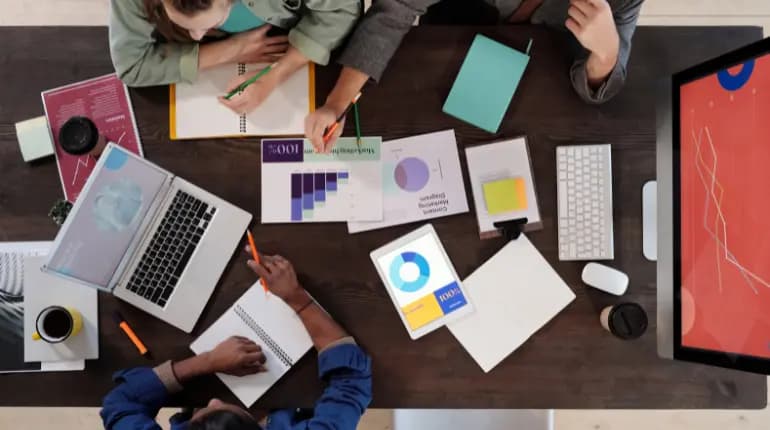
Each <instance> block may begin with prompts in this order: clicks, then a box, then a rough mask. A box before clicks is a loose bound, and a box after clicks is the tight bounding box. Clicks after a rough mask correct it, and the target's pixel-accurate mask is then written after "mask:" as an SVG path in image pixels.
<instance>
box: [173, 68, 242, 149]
mask: <svg viewBox="0 0 770 430" xmlns="http://www.w3.org/2000/svg"><path fill="white" fill-rule="evenodd" d="M237 75H238V66H236V65H233V64H226V65H223V66H219V67H215V68H212V69H209V70H205V71H202V72H200V73H199V74H198V80H197V81H195V82H194V83H192V84H187V83H179V84H176V89H175V94H176V103H175V107H176V138H177V139H194V138H203V137H224V136H236V135H239V134H241V133H240V116H239V115H238V114H236V113H235V112H233V111H231V110H230V109H228V108H227V107H226V106H224V105H223V104H222V103H220V102H219V100H218V99H217V97H221V96H223V95H225V94H226V93H227V85H228V84H229V83H230V80H231V79H233V78H235V77H236V76H237Z"/></svg>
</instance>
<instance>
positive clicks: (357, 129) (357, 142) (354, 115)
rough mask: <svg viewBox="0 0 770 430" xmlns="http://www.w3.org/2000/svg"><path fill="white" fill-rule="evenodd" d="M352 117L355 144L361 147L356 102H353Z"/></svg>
mask: <svg viewBox="0 0 770 430" xmlns="http://www.w3.org/2000/svg"><path fill="white" fill-rule="evenodd" d="M353 117H354V118H355V120H356V144H357V145H358V146H359V148H360V147H361V122H360V121H359V120H358V102H355V103H353Z"/></svg>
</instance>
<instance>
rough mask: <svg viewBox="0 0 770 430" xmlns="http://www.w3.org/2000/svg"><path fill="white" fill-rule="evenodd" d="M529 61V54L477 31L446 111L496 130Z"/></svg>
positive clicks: (485, 127) (493, 131)
mask: <svg viewBox="0 0 770 430" xmlns="http://www.w3.org/2000/svg"><path fill="white" fill-rule="evenodd" d="M527 63H529V55H526V54H523V53H521V52H519V51H517V50H515V49H512V48H510V47H508V46H505V45H503V44H502V43H499V42H495V41H494V40H492V39H490V38H488V37H484V36H482V35H480V34H477V35H476V38H475V39H473V44H472V45H471V49H470V50H468V55H467V56H466V57H465V61H464V62H463V65H462V67H460V73H458V74H457V79H455V83H454V85H453V86H452V90H451V91H450V92H449V97H447V99H446V102H445V103H444V109H443V111H444V112H445V113H448V114H449V115H452V116H454V117H456V118H459V119H461V120H463V121H465V122H468V123H470V124H473V125H475V126H476V127H479V128H482V129H484V130H486V131H488V132H490V133H496V132H497V129H498V128H500V123H501V122H502V121H503V116H504V115H505V111H506V110H507V109H508V105H509V104H510V103H511V99H512V98H513V93H514V92H516V87H518V86H519V81H520V80H521V77H522V75H523V74H524V70H525V69H526V68H527Z"/></svg>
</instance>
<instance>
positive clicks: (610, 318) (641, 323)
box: [601, 303, 649, 340]
mask: <svg viewBox="0 0 770 430" xmlns="http://www.w3.org/2000/svg"><path fill="white" fill-rule="evenodd" d="M601 322H602V326H604V328H606V329H607V330H609V331H610V333H612V334H614V335H615V336H617V337H618V338H620V339H624V340H630V339H636V338H638V337H640V336H641V335H643V334H644V332H646V331H647V326H648V324H649V321H648V319H647V312H645V311H644V308H642V307H641V306H640V305H639V304H637V303H620V304H617V305H615V306H612V307H608V308H607V309H605V310H604V311H603V312H602V315H601Z"/></svg>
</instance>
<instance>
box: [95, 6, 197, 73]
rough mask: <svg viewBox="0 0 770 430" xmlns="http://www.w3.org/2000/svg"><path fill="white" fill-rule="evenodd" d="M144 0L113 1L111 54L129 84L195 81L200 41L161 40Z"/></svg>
mask: <svg viewBox="0 0 770 430" xmlns="http://www.w3.org/2000/svg"><path fill="white" fill-rule="evenodd" d="M154 31H155V27H154V26H153V25H152V23H150V22H149V21H148V20H147V16H146V13H145V11H144V6H143V4H142V0H110V56H111V57H112V64H113V65H114V66H115V71H116V72H117V73H118V76H119V77H120V79H121V80H122V81H123V82H124V83H125V84H126V85H128V86H132V87H142V86H152V85H165V84H171V83H177V82H192V81H194V80H195V78H196V77H197V75H198V44H197V43H184V44H182V43H161V42H159V41H158V40H156V39H155V37H154V36H153V32H154Z"/></svg>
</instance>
